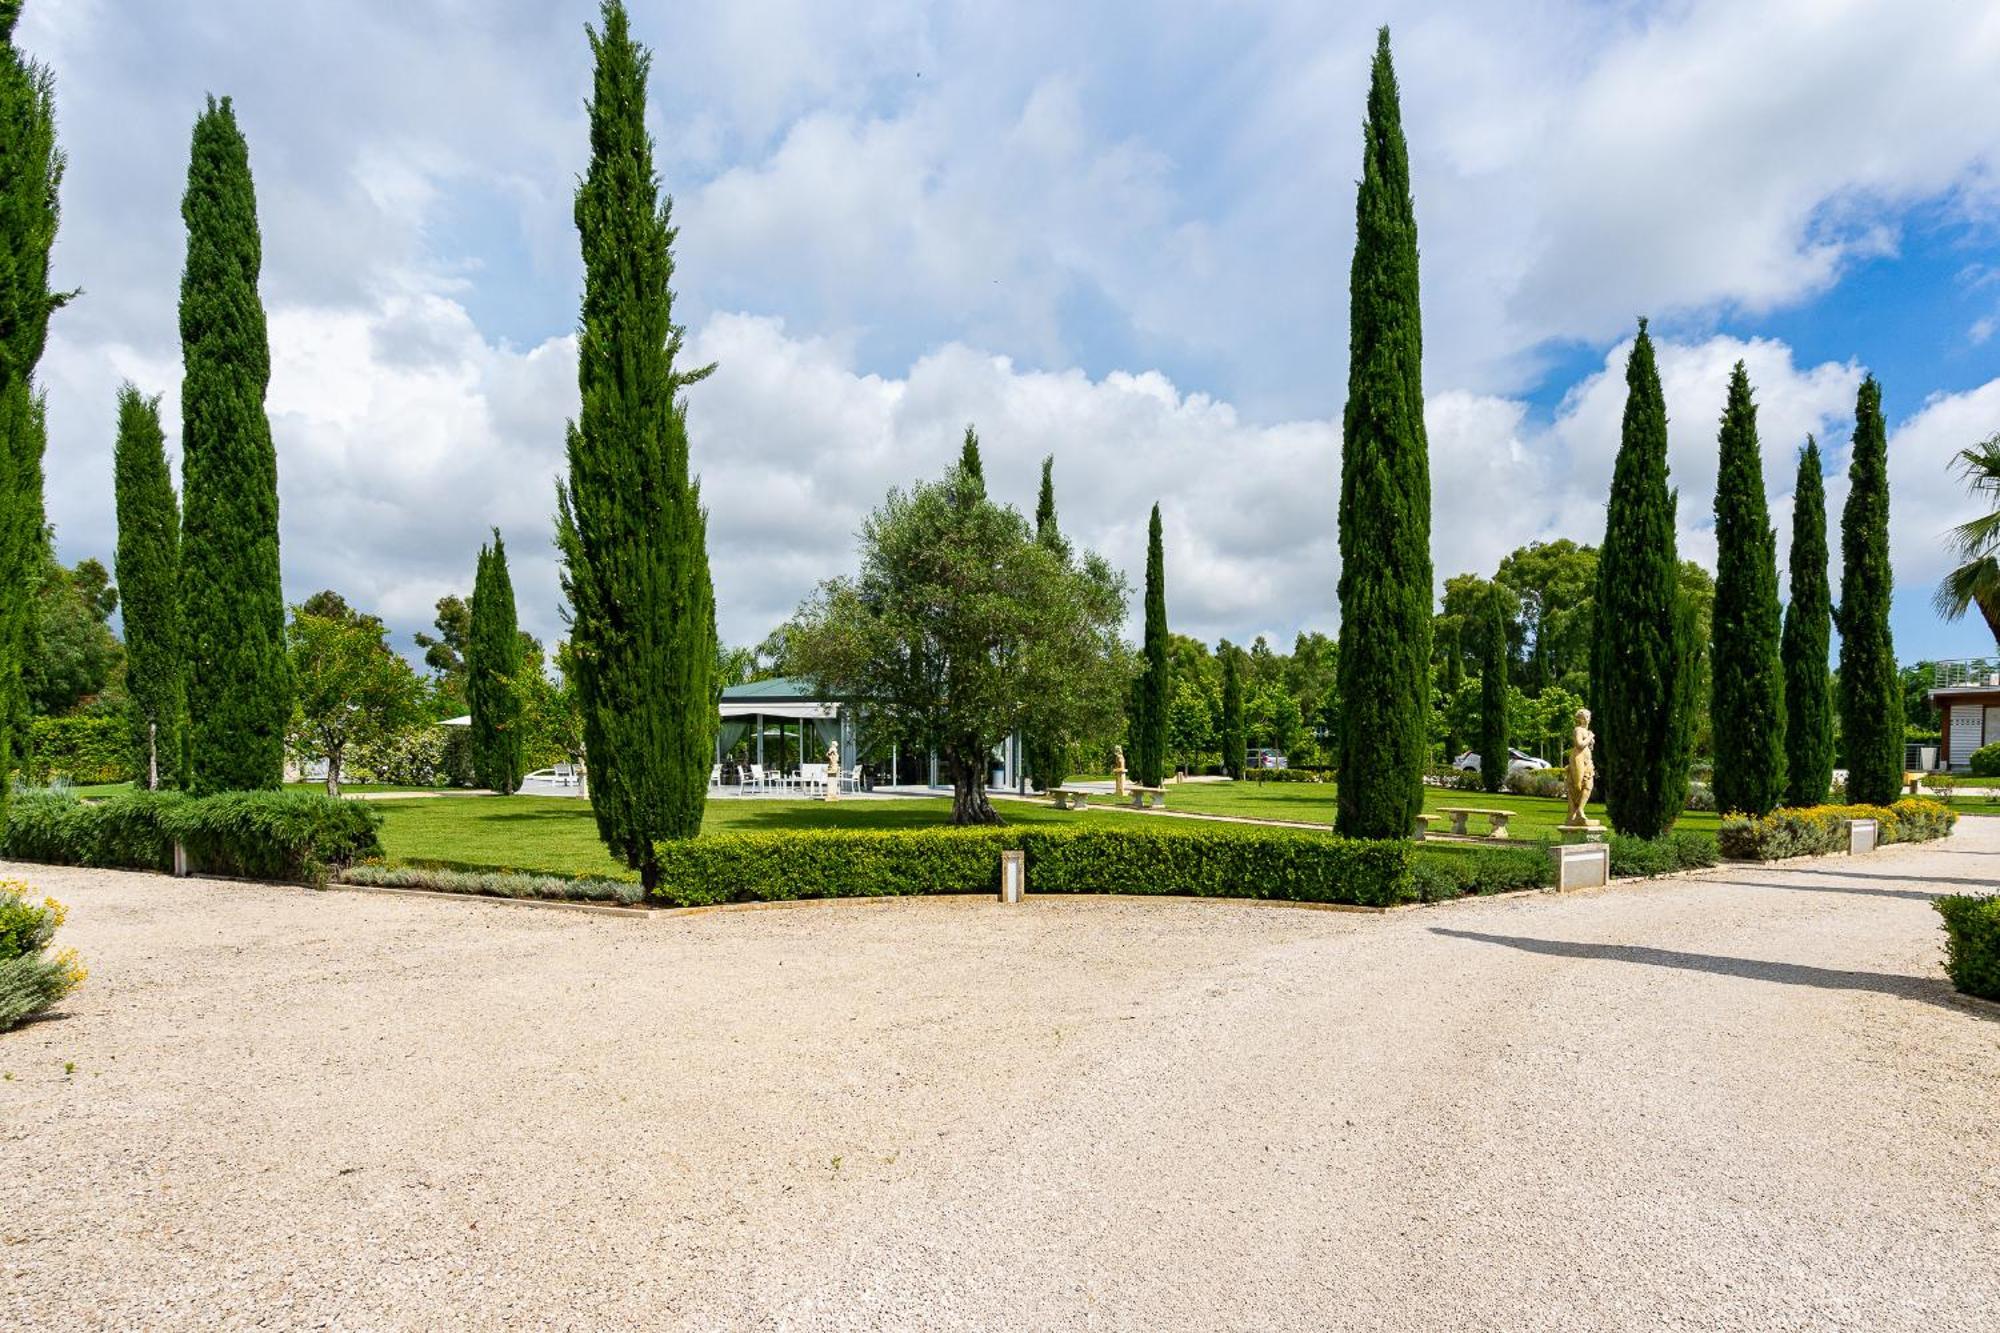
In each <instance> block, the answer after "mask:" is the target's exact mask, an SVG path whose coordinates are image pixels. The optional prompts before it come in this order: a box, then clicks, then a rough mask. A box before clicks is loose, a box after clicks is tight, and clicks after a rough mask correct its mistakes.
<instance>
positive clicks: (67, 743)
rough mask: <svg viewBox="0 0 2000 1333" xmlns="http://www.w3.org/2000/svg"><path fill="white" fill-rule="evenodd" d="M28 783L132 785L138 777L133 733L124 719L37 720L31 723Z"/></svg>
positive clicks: (43, 718)
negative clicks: (133, 753)
mask: <svg viewBox="0 0 2000 1333" xmlns="http://www.w3.org/2000/svg"><path fill="white" fill-rule="evenodd" d="M24 768H25V769H26V771H27V778H28V781H29V782H31V783H33V784H34V785H36V786H47V785H48V784H49V783H51V782H54V781H56V780H58V779H61V780H62V781H65V782H68V783H71V784H73V785H76V786H88V785H91V784H95V783H103V782H129V781H131V780H132V779H133V778H135V777H136V776H138V775H137V773H136V771H135V768H134V763H133V756H132V732H131V730H130V728H129V727H128V725H127V723H126V721H125V719H123V718H121V717H93V716H89V715H83V716H77V717H38V718H36V719H35V720H34V721H32V722H30V723H29V724H28V755H27V762H26V763H25V765H24Z"/></svg>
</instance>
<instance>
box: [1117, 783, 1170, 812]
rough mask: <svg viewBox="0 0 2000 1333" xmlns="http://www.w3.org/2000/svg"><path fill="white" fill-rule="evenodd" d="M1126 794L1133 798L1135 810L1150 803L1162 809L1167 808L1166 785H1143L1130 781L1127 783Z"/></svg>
mask: <svg viewBox="0 0 2000 1333" xmlns="http://www.w3.org/2000/svg"><path fill="white" fill-rule="evenodd" d="M1125 794H1126V795H1127V796H1129V797H1131V798H1132V808H1133V809H1134V810H1144V809H1146V808H1147V807H1148V805H1154V806H1158V807H1159V808H1160V809H1162V810H1164V809H1166V808H1167V789H1166V788H1165V787H1141V786H1140V785H1138V784H1137V783H1135V782H1128V783H1126V784H1125Z"/></svg>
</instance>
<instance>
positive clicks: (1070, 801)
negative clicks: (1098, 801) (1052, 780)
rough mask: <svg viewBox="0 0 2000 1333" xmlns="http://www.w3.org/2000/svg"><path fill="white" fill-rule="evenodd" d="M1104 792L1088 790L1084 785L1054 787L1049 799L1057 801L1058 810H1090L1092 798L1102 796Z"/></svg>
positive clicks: (1050, 791) (1051, 789)
mask: <svg viewBox="0 0 2000 1333" xmlns="http://www.w3.org/2000/svg"><path fill="white" fill-rule="evenodd" d="M1103 794H1104V793H1102V792H1094V791H1086V790H1084V789H1083V788H1082V787H1052V788H1050V789H1049V799H1050V800H1052V801H1054V802H1055V803H1056V809H1058V810H1088V809H1089V808H1090V798H1091V797H1093V796H1102V795H1103Z"/></svg>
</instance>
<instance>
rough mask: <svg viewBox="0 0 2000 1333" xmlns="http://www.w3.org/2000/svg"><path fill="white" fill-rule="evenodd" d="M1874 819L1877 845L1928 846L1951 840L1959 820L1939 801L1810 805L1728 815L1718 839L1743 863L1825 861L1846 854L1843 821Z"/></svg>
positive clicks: (1911, 798)
mask: <svg viewBox="0 0 2000 1333" xmlns="http://www.w3.org/2000/svg"><path fill="white" fill-rule="evenodd" d="M1850 819H1873V820H1875V821H1876V824H1877V825H1878V828H1877V830H1876V832H1877V837H1878V840H1879V841H1880V842H1881V843H1883V844H1884V845H1886V844H1888V843H1892V842H1931V841H1933V840H1935V839H1937V838H1942V837H1945V836H1947V835H1948V834H1950V832H1951V830H1952V826H1953V825H1954V824H1956V823H1957V822H1958V815H1957V813H1956V812H1954V811H1953V810H1952V808H1951V807H1950V806H1948V805H1946V804H1945V803H1944V802H1942V801H1933V800H1930V799H1929V798H1927V797H1922V796H1906V797H1904V798H1903V799H1902V800H1900V801H1898V802H1896V803H1895V804H1894V805H1812V806H1794V807H1786V808H1784V809H1779V810H1773V811H1772V812H1771V813H1770V814H1768V815H1763V816H1751V815H1729V816H1727V817H1726V818H1724V819H1723V821H1722V831H1721V833H1720V835H1719V838H1720V842H1721V845H1722V854H1723V855H1724V856H1727V857H1731V858H1733V859H1736V860H1743V861H1778V860H1782V859H1784V858H1785V857H1788V856H1825V855H1828V854H1830V853H1834V852H1844V851H1846V850H1847V821H1848V820H1850Z"/></svg>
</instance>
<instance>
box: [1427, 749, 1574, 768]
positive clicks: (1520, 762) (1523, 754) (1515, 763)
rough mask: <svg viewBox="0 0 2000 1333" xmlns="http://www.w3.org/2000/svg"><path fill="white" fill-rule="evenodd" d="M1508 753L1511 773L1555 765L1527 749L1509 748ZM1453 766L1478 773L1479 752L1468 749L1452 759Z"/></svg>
mask: <svg viewBox="0 0 2000 1333" xmlns="http://www.w3.org/2000/svg"><path fill="white" fill-rule="evenodd" d="M1507 754H1508V756H1509V758H1508V761H1507V771H1508V772H1509V773H1519V772H1522V771H1524V770H1527V769H1536V768H1553V767H1555V765H1553V764H1551V763H1550V762H1549V761H1548V760H1546V759H1537V758H1536V757H1535V756H1534V755H1531V754H1529V753H1528V752H1527V751H1526V750H1516V749H1512V748H1509V749H1508V751H1507ZM1451 766H1452V767H1453V768H1456V769H1458V770H1460V771H1461V772H1466V773H1477V772H1478V771H1479V752H1478V751H1476V750H1467V751H1466V752H1465V753H1464V754H1462V755H1460V756H1459V757H1458V758H1456V759H1454V760H1452V761H1451Z"/></svg>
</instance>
